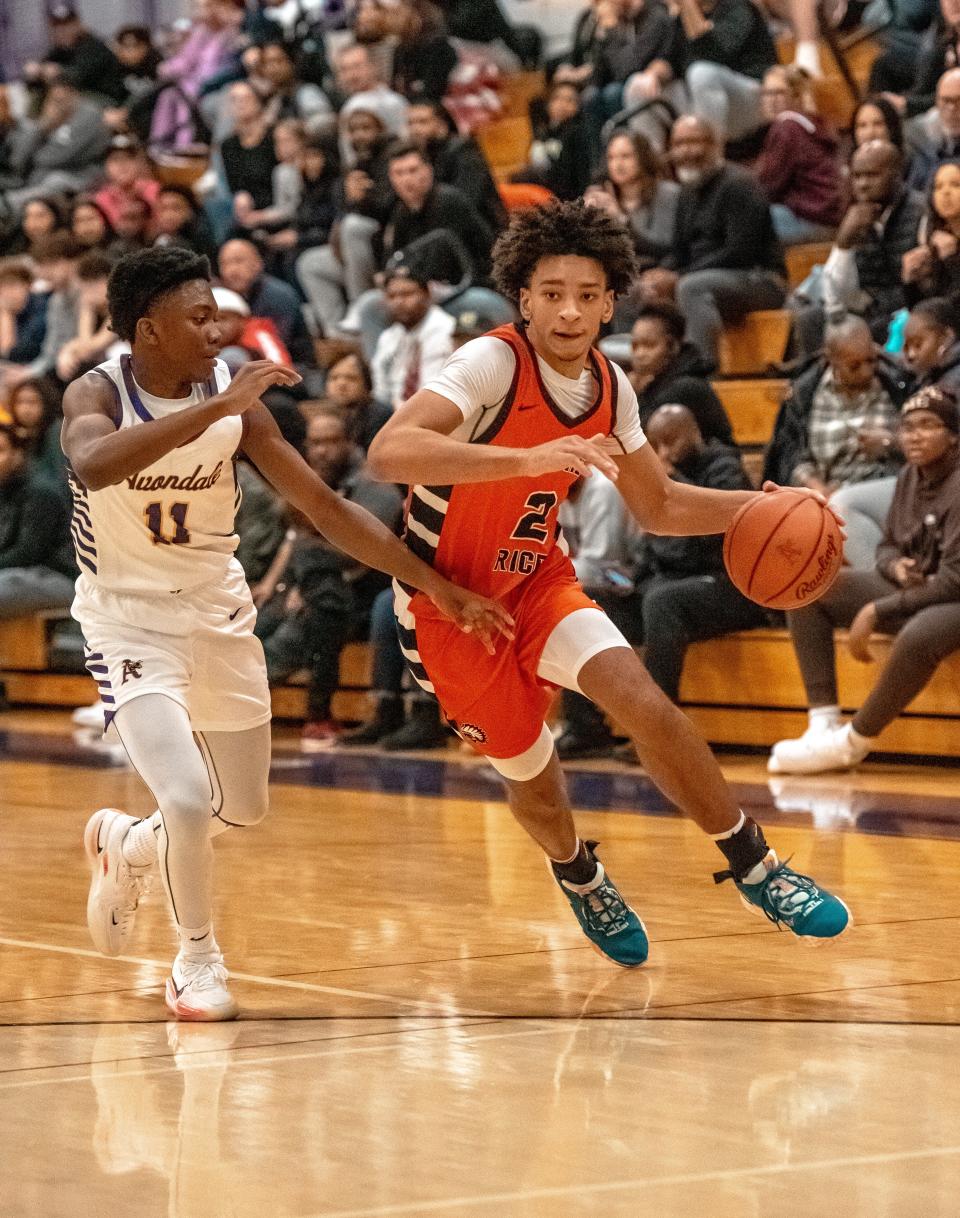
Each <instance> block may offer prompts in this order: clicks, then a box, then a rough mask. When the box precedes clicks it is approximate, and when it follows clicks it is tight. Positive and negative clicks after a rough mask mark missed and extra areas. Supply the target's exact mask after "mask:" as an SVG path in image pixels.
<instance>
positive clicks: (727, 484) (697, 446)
mask: <svg viewBox="0 0 960 1218" xmlns="http://www.w3.org/2000/svg"><path fill="white" fill-rule="evenodd" d="M644 431H645V432H646V435H647V441H648V442H649V444H650V446H651V448H652V449H653V451H654V452H655V453H656V454H657V456H658V457H659V459H660V462H661V464H662V465H663V467H664V469H665V470H666V472H667V474H668V475H669V476H670V477H671V478H673V479H674V480H675V481H677V482H686V483H689V484H691V485H693V486H703V487H711V488H713V489H714V490H745V489H747V488H748V487H749V486H750V481H749V479H748V477H747V474H746V471H745V470H744V468H743V463H742V461H741V459H740V452H739V450H738V449H737V448H735V447H733V446H732V445H728V444H724V443H722V441H720V440H717V439H715V438H712V439H709V440H705V439H704V437H703V433H702V432H701V431H700V427H699V425H698V424H697V420H696V419H695V418H694V416H693V414H692V413H691V411H690V410H688V409H687V407H686V406H679V405H673V404H667V405H664V406H660V407H658V408H657V409H656V410H655V411H654V412H653V414H652V415H651V416H650V418H649V419H648V420H647V423H646V426H645V427H644ZM591 481H593V479H591ZM635 549H636V558H635V570H634V579H633V588H632V590H631V589H630V588H629V586H628V587H627V588H623V587H622V586H621V584H622V582H623V581H622V580H621V581H619V582H617V581H610V582H608V583H607V584H606V586H605V587H604V586H601V587H599V588H598V587H595V586H591V587H590V595H591V596H593V597H594V598H595V599H596V600H597V601H598V602H599V604H600V605H602V606H603V608H604V609H605V610H606V612H607V613H609V614H610V616H611V617H612V618H613V620H614V621H615V622H616V623H617V625H618V626H619V627H620V629H621V630H622V631H623V632H624V634H625V635H626V637H627V638H628V639H629V641H630V642H631V643H635V644H640V643H642V644H644V645H645V647H646V654H645V658H644V662H645V663H646V666H647V669H648V670H649V672H650V675H651V677H653V679H654V681H656V683H657V684H658V685H659V686H660V688H661V689H662V690H663V692H664V693H665V694H666V695H667V696H668V697H669V698H672V699H673V701H675V702H676V701H677V700H678V699H679V697H680V676H681V674H682V672H683V660H684V656H685V654H686V650H687V647H688V646H689V645H690V643H692V642H695V641H696V640H699V639H714V638H717V637H718V636H719V635H722V634H727V633H729V632H730V631H731V630H751V629H753V628H754V627H755V626H763V625H765V624H766V621H767V617H766V614H765V612H764V610H763V609H761V608H760V606H759V605H755V604H754V603H753V602H752V601H748V600H747V598H746V597H745V596H743V595H742V594H741V593H739V592H738V591H737V590H736V588H734V586H733V584H732V583H731V582H730V579H729V576H728V575H727V573H726V571H725V569H724V566H723V538H722V537H655V536H653V535H652V534H646V535H644V536H642V537H641V538H640V539H639V543H638V544H637V546H636V547H635ZM563 713H564V718H565V719H566V730H565V731H564V733H563V735H561V737H560V739H559V740H558V741H557V751H558V753H559V754H560V756H561V758H572V757H583V756H586V755H597V754H598V753H603V752H607V751H609V750H610V749H611V748H612V746H613V738H612V736H611V734H610V729H609V728H608V727H607V725H606V722H605V720H604V718H603V716H602V715H601V714H600V713H599V712H598V711H597V710H596V708H595V707H594V706H593V703H591V702H588V701H587V699H586V698H583V697H581V696H580V695H579V694H574V693H570V692H569V691H565V692H564V695H563Z"/></svg>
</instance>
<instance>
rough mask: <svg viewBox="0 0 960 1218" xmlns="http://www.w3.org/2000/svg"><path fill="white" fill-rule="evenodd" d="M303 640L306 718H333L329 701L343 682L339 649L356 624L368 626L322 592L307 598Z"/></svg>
mask: <svg viewBox="0 0 960 1218" xmlns="http://www.w3.org/2000/svg"><path fill="white" fill-rule="evenodd" d="M304 624H305V627H306V630H305V637H304V642H305V644H306V656H307V660H308V663H309V665H310V685H309V688H308V691H307V719H308V720H309V721H310V722H311V723H322V722H324V721H325V720H329V719H330V718H332V713H331V710H330V704H331V702H332V700H333V695H334V694H335V693H336V691H337V686H338V685H339V683H340V652H341V651H342V650H343V648H344V646H345V645H346V644H347V643H349V642H350V640H351V639H352V638H355V637H356V633H357V627H359V628H360V629H361V630H363V628H364V627H365V621H364V619H363V617H362V616H361V617H360V619H359V621H357V619H356V618H355V617H354V615H353V614H352V613H351V612H350V611H349V610H347V609H346V608H345V607H343V606H341V605H336V604H333V603H330V602H329V601H328V599H327V598H326V597H324V596H321V597H319V598H317V599H308V601H307V608H306V612H305V614H304Z"/></svg>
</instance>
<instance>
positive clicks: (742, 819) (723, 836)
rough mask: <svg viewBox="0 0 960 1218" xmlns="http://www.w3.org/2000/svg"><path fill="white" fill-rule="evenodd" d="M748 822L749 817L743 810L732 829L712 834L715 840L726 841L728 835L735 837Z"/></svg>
mask: <svg viewBox="0 0 960 1218" xmlns="http://www.w3.org/2000/svg"><path fill="white" fill-rule="evenodd" d="M746 823H747V818H746V816H744V814H743V812H741V813H740V819H739V820H738V821H737V823H736V824H735V825H734V826H733V828H732V829H724V831H723V832H722V833H711V834H710V836H711V837H712V838H713V840H714V841H715V842H725V841H726V840H727V838H728V837H733V835H734V834H735V833H739V832H740V830H741V829H742V828H743V826H744V825H745V824H746Z"/></svg>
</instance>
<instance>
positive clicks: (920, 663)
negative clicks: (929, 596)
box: [853, 602, 960, 738]
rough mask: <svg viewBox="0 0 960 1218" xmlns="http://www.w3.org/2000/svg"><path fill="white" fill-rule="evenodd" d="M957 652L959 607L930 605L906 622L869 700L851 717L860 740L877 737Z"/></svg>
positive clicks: (959, 647)
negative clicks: (937, 670) (939, 666)
mask: <svg viewBox="0 0 960 1218" xmlns="http://www.w3.org/2000/svg"><path fill="white" fill-rule="evenodd" d="M958 649H960V604H957V603H956V602H953V603H949V604H944V605H931V606H930V608H929V609H921V610H920V612H919V613H916V614H914V616H913V617H912V618H910V619H909V621H907V623H906V624H905V625H904V627H903V629H902V630H901V631H900V632H899V633H898V634H897V637H896V639H895V640H894V644H893V650H892V651H891V653H890V659H889V660H888V661H887V664H886V667H885V668H884V670H883V672H882V673H881V674H880V676H879V678H878V679H877V683H876V685H875V686H874V687H873V689H872V690H871V691H870V696H869V697H868V698H867V700H866V702H864V704H863V706H861V708H860V709H859V710H858V711H857V713H856V714H855V715H854V717H853V730H854V731H855V732H859V734H860V735H861V736H866V737H868V738H872V737H874V736H879V735H880V733H881V732H882V731H883V729H884V728H885V727H886V726H887V725H888V724H889V723H892V722H893V720H894V719H896V718H897V716H898V715H899V714H900V713H901V711H903V710H904V709H905V708H906V707H907V706H909V705H910V703H911V702H912V701H913V699H914V698H915V697H916V696H917V694H918V693H920V691H921V690H922V689H923V688H924V686H925V685H926V684H927V682H928V681H929V680H930V678H931V677H932V676H933V674H934V672H936V669H937V665H938V664H940V663H941V661H943V660H945V659H946V658H947V656H948V655H950V654H951V652H954V651H957V650H958Z"/></svg>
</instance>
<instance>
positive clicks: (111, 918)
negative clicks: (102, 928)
mask: <svg viewBox="0 0 960 1218" xmlns="http://www.w3.org/2000/svg"><path fill="white" fill-rule="evenodd" d="M110 921H111V922H112V923H113V925H114V926H119V925H120V923H119V922H118V921H117V915H116V914H115V913H113V912H112V911H111V913H110Z"/></svg>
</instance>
